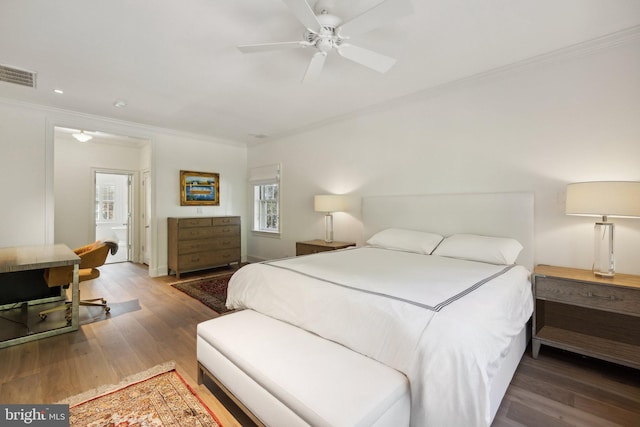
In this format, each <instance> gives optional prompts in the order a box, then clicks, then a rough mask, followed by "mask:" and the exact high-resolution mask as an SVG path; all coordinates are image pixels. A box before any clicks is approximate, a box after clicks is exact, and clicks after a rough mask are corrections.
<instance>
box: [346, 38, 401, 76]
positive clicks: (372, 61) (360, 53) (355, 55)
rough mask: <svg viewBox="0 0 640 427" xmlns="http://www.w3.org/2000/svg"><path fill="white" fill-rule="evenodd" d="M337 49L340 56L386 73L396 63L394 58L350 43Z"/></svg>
mask: <svg viewBox="0 0 640 427" xmlns="http://www.w3.org/2000/svg"><path fill="white" fill-rule="evenodd" d="M337 50H338V53H339V54H340V56H342V57H344V58H347V59H350V60H351V61H353V62H357V63H358V64H360V65H364V66H365V67H369V68H371V69H372V70H376V71H377V72H379V73H386V72H387V71H389V68H391V67H393V64H395V63H396V60H395V59H394V58H391V57H389V56H385V55H382V54H380V53H377V52H374V51H372V50H368V49H364V48H362V47H358V46H353V45H350V44H343V45H341V46H340V47H339V48H338V49H337Z"/></svg>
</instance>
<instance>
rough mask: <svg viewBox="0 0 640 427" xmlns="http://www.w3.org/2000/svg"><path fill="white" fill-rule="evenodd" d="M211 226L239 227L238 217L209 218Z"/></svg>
mask: <svg viewBox="0 0 640 427" xmlns="http://www.w3.org/2000/svg"><path fill="white" fill-rule="evenodd" d="M211 220H212V225H240V217H239V216H221V217H213V218H211Z"/></svg>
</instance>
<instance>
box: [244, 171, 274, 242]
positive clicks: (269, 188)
mask: <svg viewBox="0 0 640 427" xmlns="http://www.w3.org/2000/svg"><path fill="white" fill-rule="evenodd" d="M249 182H250V183H251V185H252V186H253V231H258V232H264V233H273V234H278V233H280V165H270V166H261V167H257V168H252V169H250V170H249Z"/></svg>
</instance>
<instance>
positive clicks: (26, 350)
mask: <svg viewBox="0 0 640 427" xmlns="http://www.w3.org/2000/svg"><path fill="white" fill-rule="evenodd" d="M101 272H102V275H101V276H100V277H99V278H98V279H96V280H94V281H93V282H87V283H82V284H81V287H82V296H83V298H89V297H90V296H96V297H98V296H104V297H105V298H106V299H107V300H108V301H109V305H110V306H111V315H110V316H108V317H107V316H105V314H104V313H103V312H102V311H101V310H100V309H99V308H97V307H81V308H80V323H81V326H80V330H79V331H77V332H72V333H68V334H63V335H58V336H54V337H50V338H46V339H43V340H38V341H34V342H30V343H25V344H21V345H17V346H13V347H8V348H4V349H0V403H4V404H7V403H25V404H27V403H33V404H37V403H52V402H56V401H59V400H61V399H63V398H65V397H68V396H72V395H75V394H78V393H81V392H83V391H86V390H89V389H93V388H95V387H98V386H100V385H103V384H114V383H118V382H120V381H121V380H122V379H123V378H124V377H126V376H129V375H132V374H135V373H137V372H140V371H144V370H146V369H148V368H150V367H152V366H154V365H157V364H160V363H163V362H166V361H169V360H173V361H175V362H176V366H177V369H178V372H180V374H181V375H182V376H183V377H184V378H185V379H186V380H187V382H188V383H189V384H190V385H191V386H192V387H194V389H196V391H197V392H198V394H199V396H200V397H201V398H202V399H203V400H204V401H205V403H206V404H207V405H208V406H209V407H210V408H211V409H212V410H213V411H214V412H215V413H216V414H217V415H218V417H219V418H220V421H221V422H222V424H223V425H224V426H225V427H233V426H239V425H247V423H246V421H245V420H243V419H241V418H238V420H240V421H238V420H236V419H235V418H234V417H233V416H232V415H231V413H230V412H228V411H227V410H226V409H225V406H224V405H227V406H230V404H229V402H228V401H226V400H224V399H222V401H223V402H224V404H222V403H220V400H219V399H218V398H216V396H214V395H213V394H212V393H210V391H209V390H208V389H207V388H206V387H204V386H197V383H196V340H195V336H196V325H197V324H198V323H199V322H202V321H204V320H207V319H210V318H212V317H214V316H216V314H215V312H213V311H212V310H210V309H209V308H208V307H206V306H205V305H204V304H201V303H200V302H198V301H196V300H195V299H193V298H191V297H189V296H187V295H186V294H184V293H182V292H180V291H178V290H176V289H174V288H173V287H171V286H169V283H171V282H173V281H175V277H162V278H156V279H153V278H150V277H148V275H147V270H146V267H145V266H143V265H136V264H132V263H122V264H111V265H107V266H104V267H102V268H101ZM193 275H195V274H191V275H189V274H187V275H185V277H183V280H184V279H187V278H189V277H191V276H193ZM51 320H52V321H53V320H55V319H51ZM47 321H49V319H48V320H47ZM530 354H531V353H530V351H528V352H527V354H525V356H524V357H523V359H522V361H521V363H520V366H519V367H518V370H517V372H516V375H515V376H514V379H513V381H512V383H511V385H510V387H509V389H508V391H507V394H506V396H505V399H504V400H503V402H502V405H501V407H500V409H499V411H498V414H497V416H496V419H495V421H494V422H493V426H494V427H503V426H504V427H507V426H511V427H513V426H552V427H555V426H616V425H622V426H639V425H640V371H638V370H634V369H631V368H625V367H621V366H617V365H613V364H609V363H606V362H601V361H597V360H594V359H589V358H584V357H580V356H577V355H574V354H572V353H568V352H562V351H557V350H554V349H551V348H549V347H545V346H543V347H542V350H541V352H540V357H539V358H538V359H537V360H534V359H532V358H531V356H530Z"/></svg>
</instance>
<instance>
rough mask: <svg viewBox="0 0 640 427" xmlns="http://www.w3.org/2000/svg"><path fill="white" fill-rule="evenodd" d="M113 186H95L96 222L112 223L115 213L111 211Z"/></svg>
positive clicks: (113, 197)
mask: <svg viewBox="0 0 640 427" xmlns="http://www.w3.org/2000/svg"><path fill="white" fill-rule="evenodd" d="M115 194H116V186H115V185H104V186H102V187H100V186H99V185H96V196H97V198H98V200H96V202H97V203H96V205H97V209H96V221H113V220H114V219H115V213H114V210H113V207H114V204H115Z"/></svg>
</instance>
